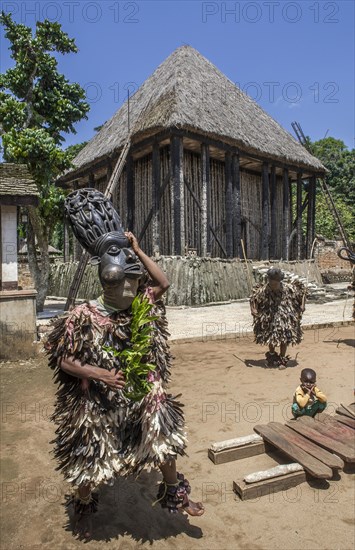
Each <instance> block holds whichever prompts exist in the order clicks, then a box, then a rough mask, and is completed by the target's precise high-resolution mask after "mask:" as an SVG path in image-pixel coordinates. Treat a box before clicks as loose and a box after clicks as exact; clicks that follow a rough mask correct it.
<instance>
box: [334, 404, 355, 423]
mask: <svg viewBox="0 0 355 550" xmlns="http://www.w3.org/2000/svg"><path fill="white" fill-rule="evenodd" d="M335 410H336V412H337V413H339V414H341V415H343V416H347V417H348V418H351V419H352V420H355V413H353V412H352V410H351V409H349V407H346V408H345V407H344V406H343V405H340V406H339V407H337V408H336V409H335Z"/></svg>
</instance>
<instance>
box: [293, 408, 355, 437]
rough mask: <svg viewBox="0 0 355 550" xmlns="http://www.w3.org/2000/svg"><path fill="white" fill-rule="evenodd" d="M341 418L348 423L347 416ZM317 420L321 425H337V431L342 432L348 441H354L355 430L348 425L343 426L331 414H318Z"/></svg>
mask: <svg viewBox="0 0 355 550" xmlns="http://www.w3.org/2000/svg"><path fill="white" fill-rule="evenodd" d="M301 418H303V417H301ZM341 418H344V420H345V421H346V417H345V416H344V417H341ZM315 420H316V421H317V422H320V423H321V424H325V425H328V424H330V425H335V426H336V428H337V430H338V431H341V432H342V433H343V436H344V437H346V438H347V439H354V430H353V428H351V427H349V426H348V425H347V424H343V423H341V422H339V421H338V420H336V418H335V417H334V416H330V414H327V413H325V412H322V414H317V415H316V416H315Z"/></svg>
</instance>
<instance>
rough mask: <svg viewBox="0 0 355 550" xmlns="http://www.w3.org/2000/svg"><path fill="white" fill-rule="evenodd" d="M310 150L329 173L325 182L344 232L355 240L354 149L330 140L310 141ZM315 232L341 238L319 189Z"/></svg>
mask: <svg viewBox="0 0 355 550" xmlns="http://www.w3.org/2000/svg"><path fill="white" fill-rule="evenodd" d="M307 149H308V150H309V151H310V152H311V153H312V154H313V155H314V156H315V157H317V158H319V160H321V161H322V163H323V164H324V166H325V167H326V168H327V169H328V170H329V172H328V174H327V177H326V182H327V185H328V187H329V190H330V192H331V194H332V197H333V200H334V202H335V205H336V208H337V210H338V213H339V216H340V219H341V220H342V223H343V226H344V229H345V232H346V234H347V236H348V237H349V239H350V240H352V241H353V240H354V239H355V228H354V216H355V149H352V150H349V149H348V148H347V146H346V145H345V143H344V142H343V141H342V140H340V139H335V138H333V137H327V138H324V139H320V140H319V141H315V142H312V141H311V140H310V139H309V138H308V139H307ZM316 205H317V206H316V232H317V233H320V234H322V235H323V236H324V237H326V238H328V239H334V238H335V236H337V235H339V230H338V226H337V224H336V222H335V220H334V217H333V215H332V213H331V212H330V211H329V208H328V207H327V204H326V201H325V198H324V195H323V193H322V192H321V190H320V189H318V191H317V203H316Z"/></svg>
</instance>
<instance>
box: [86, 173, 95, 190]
mask: <svg viewBox="0 0 355 550" xmlns="http://www.w3.org/2000/svg"><path fill="white" fill-rule="evenodd" d="M88 187H90V188H92V189H95V174H94V172H90V174H89V183H88Z"/></svg>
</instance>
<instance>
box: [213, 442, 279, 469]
mask: <svg viewBox="0 0 355 550" xmlns="http://www.w3.org/2000/svg"><path fill="white" fill-rule="evenodd" d="M271 450H272V447H271V445H270V446H269V445H268V444H267V443H265V442H264V441H257V442H256V443H250V444H249V445H244V446H243V447H234V448H232V449H223V450H222V451H213V450H212V449H208V458H209V459H210V460H212V462H213V463H214V464H225V463H226V462H233V461H234V460H241V459H242V458H250V457H251V456H256V455H261V454H263V453H265V451H271Z"/></svg>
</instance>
